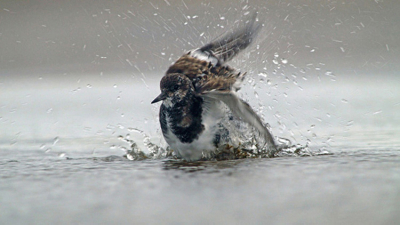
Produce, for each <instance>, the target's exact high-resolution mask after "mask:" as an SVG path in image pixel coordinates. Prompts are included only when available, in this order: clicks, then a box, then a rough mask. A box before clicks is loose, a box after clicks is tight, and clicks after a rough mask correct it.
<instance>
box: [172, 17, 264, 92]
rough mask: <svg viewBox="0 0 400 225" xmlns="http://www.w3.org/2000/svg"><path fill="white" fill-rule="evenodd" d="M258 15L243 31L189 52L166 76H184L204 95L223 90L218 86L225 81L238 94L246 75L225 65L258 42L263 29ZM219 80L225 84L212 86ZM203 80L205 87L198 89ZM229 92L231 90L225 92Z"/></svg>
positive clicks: (241, 29)
mask: <svg viewBox="0 0 400 225" xmlns="http://www.w3.org/2000/svg"><path fill="white" fill-rule="evenodd" d="M256 15H257V14H256V13H254V14H253V16H252V17H251V18H250V19H249V20H247V21H246V22H245V23H244V25H242V27H239V28H238V29H233V30H232V31H228V32H226V33H224V34H223V35H221V36H219V37H218V38H216V39H214V40H213V41H211V42H210V43H208V44H206V45H204V46H203V47H201V48H198V49H194V50H191V51H189V52H188V53H187V54H185V55H183V56H182V57H180V58H179V59H178V60H177V61H176V62H175V63H174V64H172V65H171V66H170V67H169V69H168V70H167V73H166V74H172V73H180V74H184V75H186V76H187V77H188V78H189V79H191V80H192V82H193V83H194V85H195V86H199V87H200V86H201V88H202V90H201V91H203V90H208V91H209V90H212V89H210V88H209V87H214V86H220V85H219V84H218V85H216V84H217V83H223V82H222V81H223V80H225V81H226V84H229V85H230V87H235V89H234V91H236V90H238V89H239V86H240V83H241V81H242V80H243V78H244V75H245V73H239V72H237V71H236V70H235V69H233V68H231V67H229V66H226V65H224V64H225V63H226V62H228V61H229V60H231V59H232V58H233V57H234V56H236V55H237V54H238V53H239V52H240V51H241V50H243V49H245V48H246V47H247V46H249V45H250V43H251V42H252V41H253V40H254V38H255V36H256V34H257V33H258V32H259V30H260V28H261V27H260V25H255V20H256ZM216 77H222V78H220V79H219V80H220V81H221V82H216V81H212V83H211V84H210V83H208V82H209V81H211V80H214V79H213V78H216ZM204 78H205V79H204ZM200 79H201V80H202V84H199V85H196V82H197V81H198V80H200ZM206 83H207V84H206ZM225 86H226V85H225ZM226 88H227V86H226V87H225V88H224V89H226ZM214 89H215V88H214Z"/></svg>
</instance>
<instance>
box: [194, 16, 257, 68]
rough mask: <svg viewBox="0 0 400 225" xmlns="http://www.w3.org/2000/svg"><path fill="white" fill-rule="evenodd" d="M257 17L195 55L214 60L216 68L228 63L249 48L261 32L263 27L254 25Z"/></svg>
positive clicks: (205, 46) (228, 32)
mask: <svg viewBox="0 0 400 225" xmlns="http://www.w3.org/2000/svg"><path fill="white" fill-rule="evenodd" d="M256 16H257V13H254V14H253V15H252V17H251V18H250V19H249V20H247V21H245V24H244V25H243V26H242V27H239V28H238V29H234V30H231V31H227V32H225V33H224V34H222V35H220V36H219V37H217V38H216V39H214V40H213V41H211V42H210V43H208V44H206V45H204V46H203V47H201V48H199V49H197V50H196V51H194V54H196V55H197V54H198V55H205V56H208V57H210V58H214V60H211V61H212V62H213V61H214V62H215V61H216V64H214V65H216V66H218V65H223V64H224V63H226V62H228V61H229V60H231V59H232V58H233V57H235V56H236V55H237V54H238V53H239V52H240V51H241V50H243V49H245V48H246V47H247V46H249V45H250V43H251V42H252V41H253V40H254V38H255V36H256V35H257V33H258V32H259V31H260V28H261V26H260V25H259V24H258V25H256V24H255V23H254V22H255V21H256Z"/></svg>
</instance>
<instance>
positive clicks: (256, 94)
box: [254, 91, 258, 99]
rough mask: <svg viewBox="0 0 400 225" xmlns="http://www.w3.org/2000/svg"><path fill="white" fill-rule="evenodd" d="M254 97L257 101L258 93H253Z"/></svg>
mask: <svg viewBox="0 0 400 225" xmlns="http://www.w3.org/2000/svg"><path fill="white" fill-rule="evenodd" d="M254 96H255V97H256V98H257V99H258V93H257V91H255V92H254Z"/></svg>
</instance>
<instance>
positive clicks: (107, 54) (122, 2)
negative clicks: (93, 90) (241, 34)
mask: <svg viewBox="0 0 400 225" xmlns="http://www.w3.org/2000/svg"><path fill="white" fill-rule="evenodd" d="M399 10H400V2H399V1H396V0H375V1H374V0H352V1H328V0H316V1H308V0H300V1H288V0H282V1H275V0H267V1H264V0H261V1H260V0H258V1H257V0H254V1H240V0H235V1H222V0H220V1H202V2H200V1H196V0H151V1H139V0H136V1H128V0H113V1H111V0H79V1H77V0H71V1H51V0H31V1H11V0H2V1H1V5H0V75H1V76H2V78H1V79H5V78H4V76H5V75H6V76H7V75H9V76H18V75H23V74H52V75H53V76H55V75H58V74H65V73H79V74H98V73H100V72H107V71H108V72H128V73H138V72H139V71H140V72H146V71H156V72H158V71H165V70H166V67H167V66H168V65H169V64H170V63H172V62H173V61H174V60H176V59H177V57H178V56H180V55H181V54H182V52H183V51H184V50H190V49H191V48H194V47H198V46H199V45H201V44H204V43H206V42H207V41H208V40H210V39H212V38H213V37H216V36H217V35H219V34H221V33H222V32H223V31H224V30H225V29H226V28H230V27H232V26H234V23H235V22H236V21H237V20H240V19H241V18H242V17H243V14H245V13H246V12H249V11H250V12H251V11H258V12H259V20H260V22H261V23H263V24H264V29H263V30H262V32H261V34H260V37H259V39H258V43H257V44H258V45H259V46H260V47H259V54H261V55H260V57H258V58H257V59H255V60H256V62H253V63H252V64H251V65H250V66H251V68H253V69H255V70H262V69H263V68H265V64H264V65H260V64H261V63H260V62H261V61H265V60H267V62H269V63H270V65H268V64H267V65H268V66H267V67H271V65H273V64H272V63H271V61H272V59H273V55H274V53H278V54H279V57H283V58H285V59H287V60H288V62H289V63H290V64H292V65H294V66H295V67H296V68H315V67H317V69H318V68H321V67H322V69H321V70H331V71H333V72H334V73H335V74H346V75H364V74H373V75H383V74H393V73H397V72H398V71H399V69H400V68H399V63H398V61H399V58H400V53H399V45H400V44H399V43H400V41H399V35H400V28H399V21H400V15H399V13H398V11H399ZM252 59H253V58H252ZM253 60H254V59H253ZM257 60H259V61H257ZM7 78H8V77H7ZM7 78H6V79H7Z"/></svg>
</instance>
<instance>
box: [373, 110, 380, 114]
mask: <svg viewBox="0 0 400 225" xmlns="http://www.w3.org/2000/svg"><path fill="white" fill-rule="evenodd" d="M379 113H382V110H379V111H376V112H374V113H372V115H376V114H379Z"/></svg>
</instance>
